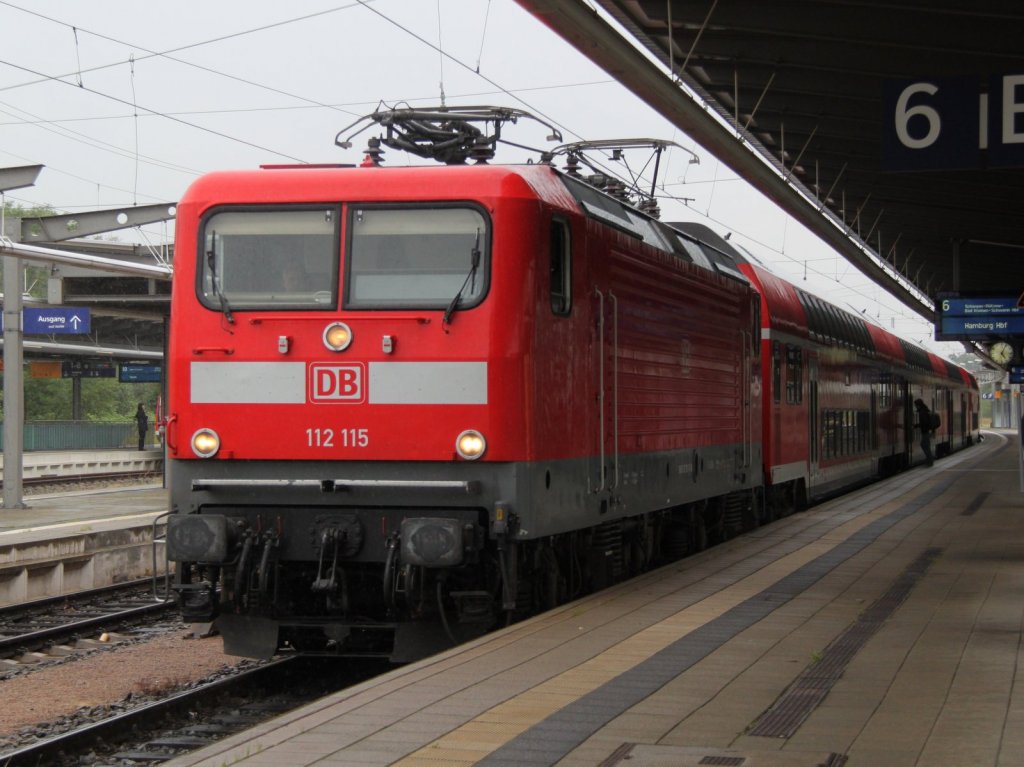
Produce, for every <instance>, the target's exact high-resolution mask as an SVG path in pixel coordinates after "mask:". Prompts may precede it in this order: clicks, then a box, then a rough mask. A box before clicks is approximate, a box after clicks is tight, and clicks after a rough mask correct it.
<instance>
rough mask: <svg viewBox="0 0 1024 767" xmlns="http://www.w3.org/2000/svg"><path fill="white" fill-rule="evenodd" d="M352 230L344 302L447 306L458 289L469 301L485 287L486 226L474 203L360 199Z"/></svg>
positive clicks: (349, 306)
mask: <svg viewBox="0 0 1024 767" xmlns="http://www.w3.org/2000/svg"><path fill="white" fill-rule="evenodd" d="M348 231H349V247H348V261H347V268H348V274H347V279H346V285H347V290H346V298H345V308H346V309H383V308H387V309H445V308H447V307H448V305H449V303H450V302H451V301H452V297H453V296H456V295H459V296H461V298H460V300H459V308H461V309H466V308H468V307H472V306H476V305H477V304H479V303H480V301H481V300H483V297H484V294H485V293H486V292H487V275H488V268H487V259H486V257H485V256H486V253H487V252H488V249H487V245H486V242H487V239H488V238H487V237H483V236H482V234H481V233H486V232H487V231H488V229H487V222H486V220H485V218H484V215H483V213H481V212H480V211H479V210H477V209H475V208H471V207H468V206H459V207H455V206H444V207H440V206H439V207H422V206H415V207H414V206H404V207H388V208H379V207H377V208H375V207H354V208H352V209H351V210H350V212H349V230H348ZM481 254H483V256H482V255H481ZM467 275H468V276H467ZM460 287H461V288H462V290H461V292H460Z"/></svg>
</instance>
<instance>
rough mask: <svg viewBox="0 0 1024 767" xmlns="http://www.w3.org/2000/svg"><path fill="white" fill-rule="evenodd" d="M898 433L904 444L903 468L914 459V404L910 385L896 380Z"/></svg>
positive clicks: (898, 379)
mask: <svg viewBox="0 0 1024 767" xmlns="http://www.w3.org/2000/svg"><path fill="white" fill-rule="evenodd" d="M896 391H897V399H896V408H895V412H896V432H897V434H900V433H902V434H901V440H900V441H901V443H902V444H903V461H902V463H903V467H904V468H905V467H907V466H909V465H910V463H911V461H912V459H913V457H914V403H913V401H912V400H911V398H910V384H909V383H908V382H907V381H904V380H902V379H900V378H897V379H896Z"/></svg>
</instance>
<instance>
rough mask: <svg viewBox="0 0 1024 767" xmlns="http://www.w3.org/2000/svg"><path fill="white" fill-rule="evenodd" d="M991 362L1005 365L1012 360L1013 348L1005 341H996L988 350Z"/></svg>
mask: <svg viewBox="0 0 1024 767" xmlns="http://www.w3.org/2000/svg"><path fill="white" fill-rule="evenodd" d="M988 354H989V356H990V357H991V358H992V361H993V362H995V363H996V364H998V365H1006V364H1009V362H1010V361H1011V360H1012V359H1013V347H1012V346H1010V344H1008V343H1006V341H996V342H995V343H994V344H992V346H990V347H989V349H988Z"/></svg>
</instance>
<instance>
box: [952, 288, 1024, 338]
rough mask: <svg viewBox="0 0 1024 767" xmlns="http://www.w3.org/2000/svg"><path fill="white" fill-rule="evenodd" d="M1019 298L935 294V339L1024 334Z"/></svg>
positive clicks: (1005, 336) (1023, 316)
mask: <svg viewBox="0 0 1024 767" xmlns="http://www.w3.org/2000/svg"><path fill="white" fill-rule="evenodd" d="M1021 298H1024V297H1017V296H1008V295H975V296H960V295H956V294H951V295H946V296H942V295H940V296H939V297H938V301H937V306H936V321H935V340H936V341H974V340H978V339H979V338H980V339H985V340H989V341H994V340H996V339H1007V338H1009V337H1010V336H1024V308H1021V307H1020V306H1019V304H1020V302H1021Z"/></svg>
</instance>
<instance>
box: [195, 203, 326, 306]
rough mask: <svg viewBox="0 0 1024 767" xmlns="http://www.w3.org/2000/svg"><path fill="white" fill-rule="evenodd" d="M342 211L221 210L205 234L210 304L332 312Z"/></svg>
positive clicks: (203, 286)
mask: <svg viewBox="0 0 1024 767" xmlns="http://www.w3.org/2000/svg"><path fill="white" fill-rule="evenodd" d="M338 219H339V215H338V211H337V210H336V209H333V208H318V209H315V210H310V209H302V208H292V209H289V210H281V209H273V208H267V209H258V208H249V209H242V210H223V209H222V210H219V211H217V212H214V213H213V214H212V215H210V216H209V217H208V218H207V219H206V221H205V226H204V229H203V234H202V245H203V252H204V253H205V254H206V258H205V259H204V260H203V262H202V269H201V271H200V273H199V291H198V292H199V297H200V300H201V301H202V302H203V304H204V305H205V306H208V307H209V308H211V309H217V310H223V309H224V307H225V306H229V307H230V308H231V309H232V310H233V311H238V310H240V309H268V308H289V309H333V308H334V307H335V306H336V304H337V288H336V284H337V261H338V258H337V253H338V240H339V232H338Z"/></svg>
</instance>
